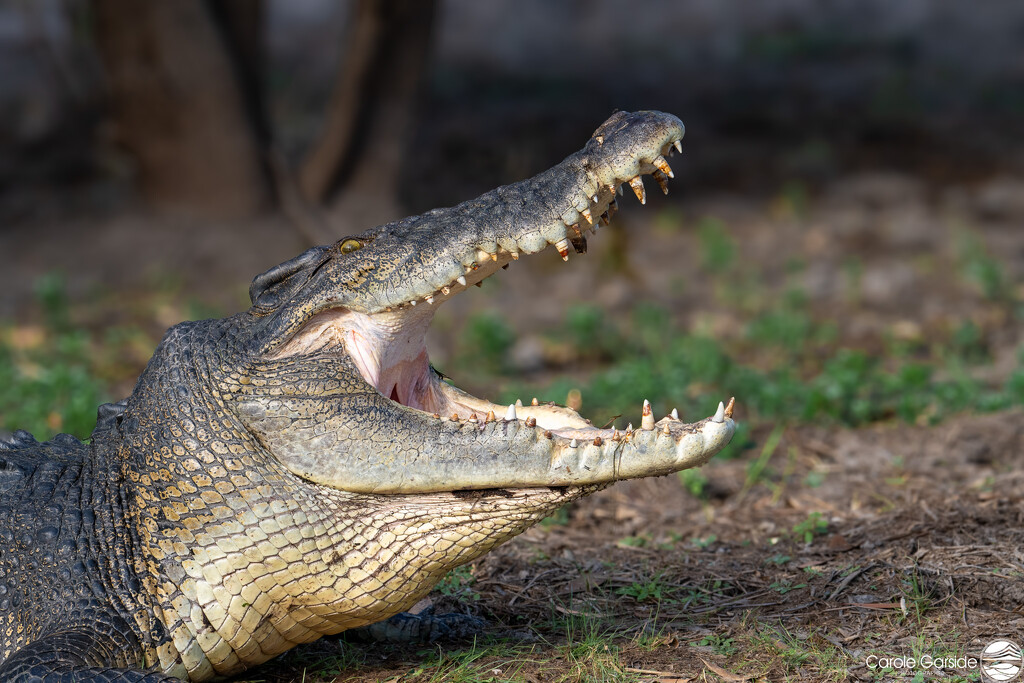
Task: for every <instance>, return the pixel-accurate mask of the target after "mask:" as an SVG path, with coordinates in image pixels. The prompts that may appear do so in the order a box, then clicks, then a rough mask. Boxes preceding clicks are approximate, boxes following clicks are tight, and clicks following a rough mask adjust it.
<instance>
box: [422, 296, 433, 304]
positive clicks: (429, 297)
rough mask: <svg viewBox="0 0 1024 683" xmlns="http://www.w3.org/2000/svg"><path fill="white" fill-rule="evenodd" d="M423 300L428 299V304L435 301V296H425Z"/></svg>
mask: <svg viewBox="0 0 1024 683" xmlns="http://www.w3.org/2000/svg"><path fill="white" fill-rule="evenodd" d="M423 300H424V301H426V302H427V303H428V304H432V303H434V297H432V296H425V297H423Z"/></svg>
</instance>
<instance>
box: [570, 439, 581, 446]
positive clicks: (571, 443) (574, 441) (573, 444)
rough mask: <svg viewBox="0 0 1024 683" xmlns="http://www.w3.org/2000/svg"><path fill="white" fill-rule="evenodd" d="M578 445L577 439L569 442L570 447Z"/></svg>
mask: <svg viewBox="0 0 1024 683" xmlns="http://www.w3.org/2000/svg"><path fill="white" fill-rule="evenodd" d="M577 446H579V444H578V443H576V439H573V440H572V441H570V442H569V448H576V447H577Z"/></svg>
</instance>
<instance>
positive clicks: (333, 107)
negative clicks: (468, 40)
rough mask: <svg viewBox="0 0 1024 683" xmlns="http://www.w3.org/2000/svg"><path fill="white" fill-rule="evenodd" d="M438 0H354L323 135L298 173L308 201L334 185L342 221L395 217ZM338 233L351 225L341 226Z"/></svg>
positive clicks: (321, 198)
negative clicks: (347, 35) (354, 3)
mask: <svg viewBox="0 0 1024 683" xmlns="http://www.w3.org/2000/svg"><path fill="white" fill-rule="evenodd" d="M435 10H436V0H358V2H357V3H356V6H355V8H354V12H353V20H352V24H351V26H350V30H349V35H350V38H349V47H348V49H347V50H346V51H345V54H343V55H342V59H343V63H342V65H341V67H340V68H339V70H338V76H337V79H336V80H335V86H334V91H333V93H332V97H331V102H330V105H329V106H328V110H327V114H326V117H325V121H324V128H323V132H322V134H321V136H320V140H319V141H318V142H317V144H315V145H314V146H313V148H312V150H311V152H310V154H309V155H308V156H307V158H306V160H305V162H304V163H303V165H302V168H301V170H300V173H299V186H300V188H301V190H302V193H303V195H304V196H305V197H306V198H307V199H308V200H309V201H311V202H317V203H321V202H325V201H327V200H328V199H329V198H330V195H331V193H332V191H333V190H334V189H335V188H338V187H341V188H342V196H341V197H339V198H338V202H337V203H336V204H335V206H336V208H338V209H339V211H338V213H339V215H340V216H341V219H340V220H341V221H342V222H343V223H346V224H354V225H355V227H357V228H358V227H362V226H364V225H366V224H367V223H370V224H372V223H376V222H382V221H385V220H389V219H391V218H394V217H396V215H397V213H398V209H399V207H398V181H399V175H400V172H401V167H402V154H403V153H404V151H405V148H406V142H407V139H408V136H409V133H410V132H411V129H412V123H413V121H414V116H415V104H416V100H417V98H418V96H419V93H420V87H421V84H422V80H423V74H424V71H425V66H426V61H427V56H428V53H429V49H430V34H431V28H432V24H433V19H434V15H435ZM338 230H339V232H345V231H348V230H349V227H348V225H345V224H343V225H340V226H338Z"/></svg>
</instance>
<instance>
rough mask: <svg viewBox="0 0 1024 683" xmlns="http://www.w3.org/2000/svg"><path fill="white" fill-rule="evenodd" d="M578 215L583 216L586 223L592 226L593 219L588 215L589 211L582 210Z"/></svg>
mask: <svg viewBox="0 0 1024 683" xmlns="http://www.w3.org/2000/svg"><path fill="white" fill-rule="evenodd" d="M580 215H581V216H583V218H584V219H585V220H586V221H587V223H590V224H591V225H593V224H594V217H593V216H591V215H590V209H583V210H582V211H580Z"/></svg>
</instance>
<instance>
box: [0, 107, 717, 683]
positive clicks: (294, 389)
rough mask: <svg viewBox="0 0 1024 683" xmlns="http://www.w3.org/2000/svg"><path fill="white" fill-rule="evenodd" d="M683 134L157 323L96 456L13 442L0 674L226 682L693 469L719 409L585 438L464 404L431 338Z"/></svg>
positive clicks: (75, 448)
mask: <svg viewBox="0 0 1024 683" xmlns="http://www.w3.org/2000/svg"><path fill="white" fill-rule="evenodd" d="M682 135H683V126H682V124H681V123H680V122H679V120H678V119H676V118H675V117H673V116H670V115H667V114H661V113H658V112H639V113H635V114H626V113H617V114H615V115H614V116H612V118H610V119H609V120H608V121H606V122H605V123H604V124H603V125H602V126H601V128H599V129H598V131H597V132H596V133H595V134H594V137H593V138H591V140H590V141H589V142H588V143H587V145H586V147H584V149H583V150H581V151H580V152H577V153H576V154H573V155H572V156H570V157H568V158H567V159H566V160H564V161H563V162H562V163H561V164H559V165H557V166H555V167H554V168H552V169H550V170H548V171H545V172H544V173H542V174H540V175H538V176H536V177H534V178H532V179H530V180H526V181H523V182H521V183H517V184H515V185H510V186H506V187H501V188H498V189H497V190H494V191H492V192H489V193H487V194H485V195H483V196H481V197H479V198H478V199H475V200H472V201H470V202H466V203H464V204H461V205H459V206H456V207H453V208H450V209H441V210H436V211H431V212H428V213H426V214H423V215H422V216H417V217H413V218H407V219H404V220H402V221H398V222H395V223H390V224H387V225H383V226H379V227H376V228H373V229H371V230H369V231H367V232H365V233H363V234H361V235H357V236H354V237H351V238H347V239H345V240H341V241H340V242H339V243H337V244H335V245H331V246H328V247H318V248H315V249H311V250H309V251H307V252H306V253H304V254H302V255H301V256H299V257H297V258H296V259H293V260H292V261H289V262H286V263H284V264H281V265H280V266H277V267H275V268H273V269H271V270H270V271H268V272H267V273H264V274H263V275H261V276H259V277H257V278H256V280H254V282H253V286H252V288H251V290H250V294H251V296H252V299H253V306H252V308H251V309H250V310H249V311H247V312H245V313H241V314H238V315H234V316H231V317H229V318H225V319H220V320H206V321H201V322H192V323H183V324H181V325H177V326H176V327H173V328H172V329H171V330H169V331H168V333H167V335H166V336H165V337H164V339H163V341H162V342H161V344H160V346H159V347H158V348H157V350H156V353H155V354H154V356H153V358H152V360H151V361H150V363H149V365H148V366H147V368H146V370H145V371H144V372H143V374H142V376H141V377H140V378H139V381H138V383H137V385H136V387H135V390H134V391H133V393H132V395H131V396H130V397H129V398H128V399H127V400H126V401H125V402H124V403H123V404H119V405H116V406H106V407H104V408H102V409H101V419H100V421H99V422H98V424H97V429H96V431H95V432H94V433H93V438H92V442H91V443H90V444H88V445H85V444H82V443H80V442H77V441H76V440H74V439H71V438H69V437H65V436H62V437H58V439H55V440H54V441H53V442H49V443H46V444H39V443H37V442H35V441H34V440H32V439H31V437H30V436H29V435H27V434H24V433H18V434H17V435H16V439H15V441H14V442H13V443H12V444H10V445H7V446H5V448H6V450H0V680H4V681H7V680H25V681H30V680H47V681H50V680H96V681H129V680H140V681H158V680H165V679H166V676H173V677H177V678H182V679H187V680H192V681H205V680H210V679H212V678H215V677H218V676H228V675H232V674H236V673H238V672H240V671H243V670H245V669H247V668H249V667H252V666H254V665H256V664H259V663H261V662H264V661H266V660H267V659H269V658H271V657H273V656H275V655H277V654H279V653H281V652H284V651H286V650H288V649H289V648H291V647H293V646H294V645H296V644H298V643H304V642H309V641H312V640H315V639H317V638H319V637H321V636H323V635H326V634H333V633H338V632H340V631H343V630H345V629H348V628H352V627H355V626H361V625H365V624H370V623H374V622H377V621H380V620H383V619H386V618H388V617H390V616H392V615H395V614H397V613H399V612H401V611H403V610H405V609H407V608H408V607H410V606H411V605H413V604H414V603H415V602H416V601H418V600H419V599H420V598H422V597H423V596H424V595H426V594H427V593H428V592H429V591H430V590H431V589H432V588H433V586H434V585H435V584H436V583H437V582H438V581H439V580H440V579H441V578H442V577H443V576H444V575H445V574H446V573H447V572H448V571H450V570H451V569H452V568H454V567H457V566H459V565H462V564H465V563H467V562H470V561H472V560H473V559H475V558H477V557H480V556H481V555H482V554H484V553H486V552H487V551H489V550H490V549H491V548H493V547H495V546H496V545H498V544H500V543H503V542H505V541H507V540H508V539H510V538H512V537H513V536H515V535H516V534H519V533H520V532H522V531H523V530H525V529H526V528H528V527H529V526H531V525H532V524H534V523H536V522H537V521H538V520H540V519H542V518H543V517H545V516H546V515H548V514H550V513H551V512H552V511H554V510H556V509H557V508H558V507H560V506H562V505H564V504H565V503H566V502H568V501H571V500H574V499H576V498H579V497H580V496H583V495H586V494H588V493H591V492H593V491H596V490H598V489H600V488H603V487H604V486H607V485H608V484H610V483H612V482H614V481H617V480H619V479H626V478H632V477H644V476H652V475H658V474H666V473H669V472H674V471H677V470H680V469H684V468H687V467H692V466H695V465H700V464H703V463H704V462H705V461H706V460H707V459H708V458H710V457H711V456H712V455H713V454H714V453H715V452H717V451H718V450H720V449H721V448H722V447H723V446H724V445H725V444H726V443H727V442H728V440H729V438H730V437H731V435H732V432H733V428H734V425H733V422H732V419H731V414H732V403H731V402H730V404H729V407H728V408H726V407H725V406H724V405H721V406H720V407H719V410H718V412H717V413H716V415H715V416H713V417H711V418H708V419H706V420H702V421H700V422H697V423H695V424H684V423H682V422H680V421H679V420H678V419H676V418H674V417H666V418H664V419H662V420H660V421H658V422H655V419H654V416H653V415H652V414H651V411H650V407H649V406H647V405H646V404H645V406H644V410H643V414H642V416H641V421H640V429H638V430H632V429H631V428H630V429H627V430H626V431H625V432H619V431H617V430H613V429H612V430H599V429H595V428H594V427H592V426H591V425H590V423H589V422H587V421H586V420H584V419H583V418H581V417H580V416H579V415H577V414H576V413H575V412H574V411H572V410H569V409H567V408H562V407H558V406H550V405H528V406H523V405H522V404H516V405H513V406H496V405H494V404H491V403H490V402H488V401H486V400H483V399H478V398H475V397H472V396H470V395H468V394H465V393H464V392H462V391H460V390H458V389H456V388H455V387H453V386H450V385H448V384H447V383H445V382H442V381H441V380H440V378H439V376H438V375H437V374H436V373H435V372H434V371H433V370H432V368H430V366H429V360H428V358H427V354H426V349H425V347H424V346H423V333H424V331H425V330H426V327H427V326H428V325H429V323H430V319H431V318H432V316H433V313H434V311H435V310H436V307H437V306H438V305H439V304H440V303H442V302H443V301H444V300H446V299H447V298H449V297H451V296H454V295H456V294H458V293H460V292H461V291H462V290H464V289H466V288H467V287H469V286H470V285H473V284H477V283H479V282H480V280H482V279H483V278H485V277H487V276H489V275H491V274H493V273H494V272H495V271H497V270H498V269H499V268H500V267H501V266H503V265H505V264H507V263H508V262H509V261H511V260H514V259H516V258H519V256H520V254H529V253H534V252H537V251H540V250H542V249H543V248H545V247H546V246H547V245H548V244H553V245H555V247H556V249H558V251H559V253H560V254H561V255H562V257H563V258H566V259H567V258H568V252H569V246H570V244H571V245H572V246H573V247H575V248H576V250H577V251H584V250H585V246H586V237H585V235H586V232H587V231H588V230H596V227H597V226H596V225H593V226H592V225H591V223H590V221H591V220H592V221H594V222H596V221H597V219H598V217H599V216H602V214H607V213H608V212H610V211H611V210H613V208H614V197H615V192H616V189H617V188H618V186H619V185H620V184H621V183H624V182H629V183H630V185H631V187H632V188H633V189H634V191H635V192H637V194H638V197H641V200H642V183H640V181H639V175H640V174H645V173H651V174H653V175H655V178H656V179H657V180H658V181H659V184H663V183H664V181H665V180H666V176H667V174H670V173H671V171H670V170H669V169H668V165H667V163H666V162H665V160H664V155H667V154H669V152H670V150H671V148H672V146H673V144H674V143H677V141H678V140H679V139H680V138H681V137H682ZM605 218H607V216H605ZM65 674H67V675H69V676H77V678H69V679H62V678H61V676H62V675H65Z"/></svg>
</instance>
